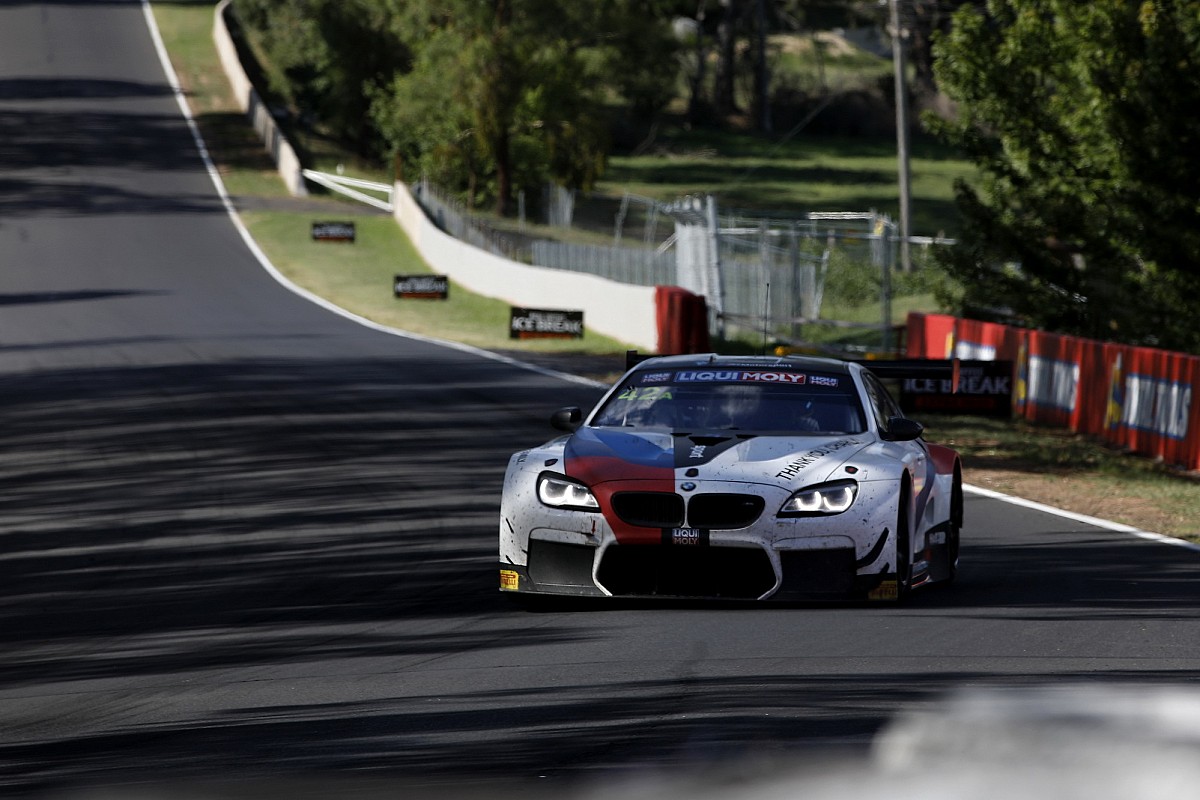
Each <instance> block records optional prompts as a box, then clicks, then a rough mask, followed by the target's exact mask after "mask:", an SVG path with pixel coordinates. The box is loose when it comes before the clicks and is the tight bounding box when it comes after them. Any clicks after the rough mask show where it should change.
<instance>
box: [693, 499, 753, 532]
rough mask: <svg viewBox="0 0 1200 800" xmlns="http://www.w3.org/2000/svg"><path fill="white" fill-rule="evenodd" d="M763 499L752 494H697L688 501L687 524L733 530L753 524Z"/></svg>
mask: <svg viewBox="0 0 1200 800" xmlns="http://www.w3.org/2000/svg"><path fill="white" fill-rule="evenodd" d="M765 505H766V503H765V501H764V500H763V499H762V498H761V497H758V496H756V495H752V494H698V495H696V496H695V497H693V498H692V499H691V500H689V501H688V509H687V515H688V525H689V526H690V527H693V528H707V529H709V530H733V529H735V528H746V527H749V526H750V525H753V524H754V521H755V520H757V519H758V517H759V515H760V514H762V512H763V507H764V506H765Z"/></svg>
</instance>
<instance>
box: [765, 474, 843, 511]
mask: <svg viewBox="0 0 1200 800" xmlns="http://www.w3.org/2000/svg"><path fill="white" fill-rule="evenodd" d="M857 496H858V483H857V482H856V481H850V480H843V481H831V482H829V483H821V484H817V485H816V486H806V487H804V488H803V489H800V490H799V491H797V492H795V493H793V494H792V496H791V497H789V498H788V500H787V502H786V503H784V504H783V507H782V508H780V509H779V516H781V517H822V516H829V515H831V514H841V513H842V512H843V511H845V510H846V509H848V508H849V507H850V506H851V505H853V504H854V498H855V497H857Z"/></svg>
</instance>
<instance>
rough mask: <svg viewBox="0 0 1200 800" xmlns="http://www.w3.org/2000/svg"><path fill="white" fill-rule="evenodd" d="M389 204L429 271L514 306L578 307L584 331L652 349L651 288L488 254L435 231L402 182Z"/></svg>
mask: <svg viewBox="0 0 1200 800" xmlns="http://www.w3.org/2000/svg"><path fill="white" fill-rule="evenodd" d="M392 204H393V206H394V211H393V212H392V213H393V215H394V216H395V218H396V221H397V222H399V223H400V226H401V227H402V228H403V229H404V231H405V233H407V234H408V238H409V239H411V240H412V243H413V245H414V246H415V247H416V248H417V251H418V252H419V253H420V254H421V257H422V258H424V259H425V261H426V263H428V264H429V266H430V268H431V269H433V271H434V272H437V273H439V274H441V275H447V276H449V277H450V278H451V280H453V281H455V282H456V283H458V284H460V285H461V286H463V288H465V289H468V290H470V291H472V292H475V293H477V294H481V295H485V296H487V297H495V298H498V299H500V300H504V301H506V302H508V303H510V304H511V305H514V306H522V307H526V308H551V309H563V310H568V311H583V325H584V330H585V331H588V330H591V331H596V332H597V333H602V334H604V335H605V336H611V337H612V338H614V339H617V340H618V341H622V342H626V343H628V344H630V345H633V346H634V347H636V348H637V349H639V350H643V351H647V352H657V350H658V325H657V322H656V316H655V307H654V294H655V290H654V287H653V286H632V285H629V284H625V283H617V282H616V281H610V280H608V279H607V278H601V277H598V276H596V275H588V274H585V273H580V272H569V271H566V270H557V269H547V268H546V267H534V266H530V265H528V264H521V263H519V262H516V261H510V260H508V259H506V258H502V257H500V256H496V255H492V254H491V253H489V252H487V251H485V250H481V249H479V248H478V247H474V246H472V245H469V244H466V243H465V242H461V241H459V240H458V239H455V238H454V237H453V236H450V235H449V234H447V233H444V232H443V231H441V230H440V229H438V227H437V226H436V225H434V224H433V222H431V221H430V220H429V218H428V217H427V216H426V215H425V212H424V211H422V210H421V207H420V205H418V204H417V202H416V200H415V199H414V198H413V196H412V194H411V193H410V192H409V191H408V187H407V186H405V185H404V184H403V183H397V184H396V186H395V191H393V192H392ZM585 335H586V334H585Z"/></svg>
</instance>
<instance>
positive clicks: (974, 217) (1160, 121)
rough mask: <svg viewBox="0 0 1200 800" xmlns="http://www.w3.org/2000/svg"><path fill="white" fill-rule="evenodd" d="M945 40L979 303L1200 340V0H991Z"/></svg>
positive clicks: (1107, 333)
mask: <svg viewBox="0 0 1200 800" xmlns="http://www.w3.org/2000/svg"><path fill="white" fill-rule="evenodd" d="M938 54H939V58H938V62H937V74H938V79H939V82H940V85H941V86H942V88H943V90H944V91H946V92H947V93H948V94H949V95H950V96H951V97H952V98H953V99H954V100H956V101H957V103H958V105H959V116H958V118H957V119H956V120H954V121H949V122H947V121H939V120H934V119H929V120H927V122H928V124H930V125H931V126H933V127H935V128H937V130H938V131H939V133H940V134H941V135H942V136H944V137H945V139H946V140H947V141H949V142H951V143H952V144H954V145H956V146H957V147H959V148H961V149H962V150H963V151H964V152H965V153H967V154H968V155H969V157H970V158H971V159H972V160H973V161H974V162H975V163H976V164H977V165H978V167H979V170H980V173H981V181H980V184H979V188H978V189H975V188H972V187H970V186H967V185H966V184H965V183H961V182H960V183H959V184H958V186H957V190H956V194H957V203H958V206H959V209H960V211H961V213H962V216H963V219H964V222H963V233H962V235H961V238H960V245H959V247H957V248H955V249H954V250H953V251H949V255H948V257H947V258H946V259H945V261H946V264H947V267H948V268H949V269H950V270H951V271H952V272H953V273H954V274H956V275H957V276H958V277H959V278H960V279H961V280H962V283H963V284H964V286H965V287H966V292H965V295H964V298H963V302H962V307H961V309H960V311H961V313H963V314H965V315H969V316H974V317H984V318H988V317H1000V316H1007V317H1009V318H1016V319H1017V320H1018V321H1021V322H1025V323H1028V324H1030V325H1036V326H1039V327H1045V328H1048V329H1051V330H1056V331H1060V332H1064V333H1076V334H1079V335H1083V336H1088V337H1092V338H1098V339H1110V340H1117V341H1123V342H1129V343H1135V344H1150V345H1157V346H1161V347H1167V348H1173V349H1182V350H1192V351H1200V328H1198V327H1197V326H1196V325H1195V324H1194V322H1193V321H1192V316H1191V308H1190V305H1191V302H1192V298H1194V297H1196V296H1197V292H1198V291H1200V204H1198V202H1197V196H1198V190H1200V156H1198V155H1197V154H1198V153H1200V150H1198V146H1200V118H1198V117H1197V116H1196V113H1195V109H1197V108H1200V2H1197V1H1196V0H1144V2H1140V3H1134V2H1129V1H1128V0H1096V2H1091V3H1076V2H1072V1H1071V0H991V2H989V3H988V5H987V13H981V12H979V11H978V10H976V9H975V8H973V7H971V6H965V7H964V8H962V9H961V10H960V11H959V12H958V13H957V14H956V16H955V24H954V27H953V29H952V31H951V32H950V33H949V34H948V35H946V36H944V37H942V38H941V40H940V42H939V44H938Z"/></svg>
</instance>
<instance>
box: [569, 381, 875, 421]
mask: <svg viewBox="0 0 1200 800" xmlns="http://www.w3.org/2000/svg"><path fill="white" fill-rule="evenodd" d="M591 424H592V425H596V426H621V427H634V428H668V429H670V430H675V431H696V430H742V431H764V432H765V431H770V432H785V433H794V434H805V435H810V434H824V433H861V432H862V431H864V430H865V429H866V426H865V424H864V417H863V411H862V405H861V403H860V402H859V399H858V394H857V392H855V391H854V386H853V384H852V381H851V379H850V376H849V375H847V374H845V373H841V374H837V373H820V372H810V371H807V370H799V369H747V368H744V367H737V368H714V369H670V370H661V371H656V370H644V371H638V372H635V373H633V374H632V375H630V376H629V377H628V378H627V379H626V381H625V382H624V383H623V384H621V386H620V387H619V388H618V390H617V391H616V392H614V393H613V394H612V395H611V396H610V397H609V399H608V402H606V403H605V404H604V406H603V407H602V408H601V409H600V410H599V411H598V412H597V414H596V416H595V417H594V418H593V420H592V423H591Z"/></svg>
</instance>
